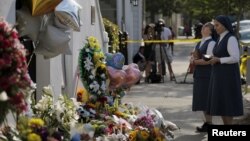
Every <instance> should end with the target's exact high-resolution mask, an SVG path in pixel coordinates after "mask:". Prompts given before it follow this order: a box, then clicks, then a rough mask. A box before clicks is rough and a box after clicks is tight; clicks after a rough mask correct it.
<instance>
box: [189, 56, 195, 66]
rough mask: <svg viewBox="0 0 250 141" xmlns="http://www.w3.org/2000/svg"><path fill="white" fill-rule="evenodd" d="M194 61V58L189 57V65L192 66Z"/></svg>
mask: <svg viewBox="0 0 250 141" xmlns="http://www.w3.org/2000/svg"><path fill="white" fill-rule="evenodd" d="M194 60H195V58H194V57H193V56H191V58H190V60H189V61H190V63H191V64H193V63H194Z"/></svg>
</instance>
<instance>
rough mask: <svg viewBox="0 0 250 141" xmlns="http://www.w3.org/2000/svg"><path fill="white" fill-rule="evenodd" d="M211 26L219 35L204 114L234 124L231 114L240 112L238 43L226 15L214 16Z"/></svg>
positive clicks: (233, 115) (241, 112)
mask: <svg viewBox="0 0 250 141" xmlns="http://www.w3.org/2000/svg"><path fill="white" fill-rule="evenodd" d="M214 27H215V30H216V32H217V34H219V39H218V40H217V42H216V45H215V47H214V49H213V57H212V59H211V60H210V61H209V63H210V64H211V65H212V70H211V77H210V86H209V95H208V109H207V114H209V115H212V116H221V118H222V120H223V123H224V124H225V125H227V124H233V117H235V116H241V115H243V100H242V92H241V79H240V70H239V60H240V51H239V43H238V41H237V39H236V37H235V36H234V35H233V27H232V24H231V22H230V20H229V18H228V17H227V16H225V15H220V16H217V17H216V18H215V20H214Z"/></svg>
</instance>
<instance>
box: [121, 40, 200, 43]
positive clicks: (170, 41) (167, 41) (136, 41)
mask: <svg viewBox="0 0 250 141" xmlns="http://www.w3.org/2000/svg"><path fill="white" fill-rule="evenodd" d="M200 40H201V39H176V40H127V41H125V42H126V43H142V42H144V43H178V42H199V41H200Z"/></svg>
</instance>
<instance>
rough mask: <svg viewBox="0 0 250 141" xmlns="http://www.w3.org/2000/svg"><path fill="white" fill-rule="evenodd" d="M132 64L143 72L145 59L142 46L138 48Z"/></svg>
mask: <svg viewBox="0 0 250 141" xmlns="http://www.w3.org/2000/svg"><path fill="white" fill-rule="evenodd" d="M133 63H135V64H137V65H138V67H139V70H140V71H141V72H143V71H144V70H145V66H146V59H145V57H144V46H140V48H139V51H138V52H137V53H136V54H135V56H134V57H133Z"/></svg>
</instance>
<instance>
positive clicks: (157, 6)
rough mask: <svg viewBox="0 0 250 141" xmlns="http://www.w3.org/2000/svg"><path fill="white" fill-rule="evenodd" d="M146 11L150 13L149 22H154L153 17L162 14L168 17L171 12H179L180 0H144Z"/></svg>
mask: <svg viewBox="0 0 250 141" xmlns="http://www.w3.org/2000/svg"><path fill="white" fill-rule="evenodd" d="M145 4H146V11H147V12H148V13H150V20H151V22H154V21H155V19H154V18H155V15H157V14H162V15H163V16H168V17H170V16H171V15H172V13H173V12H175V13H178V12H179V11H181V10H180V9H181V5H182V3H181V0H146V3H145Z"/></svg>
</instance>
